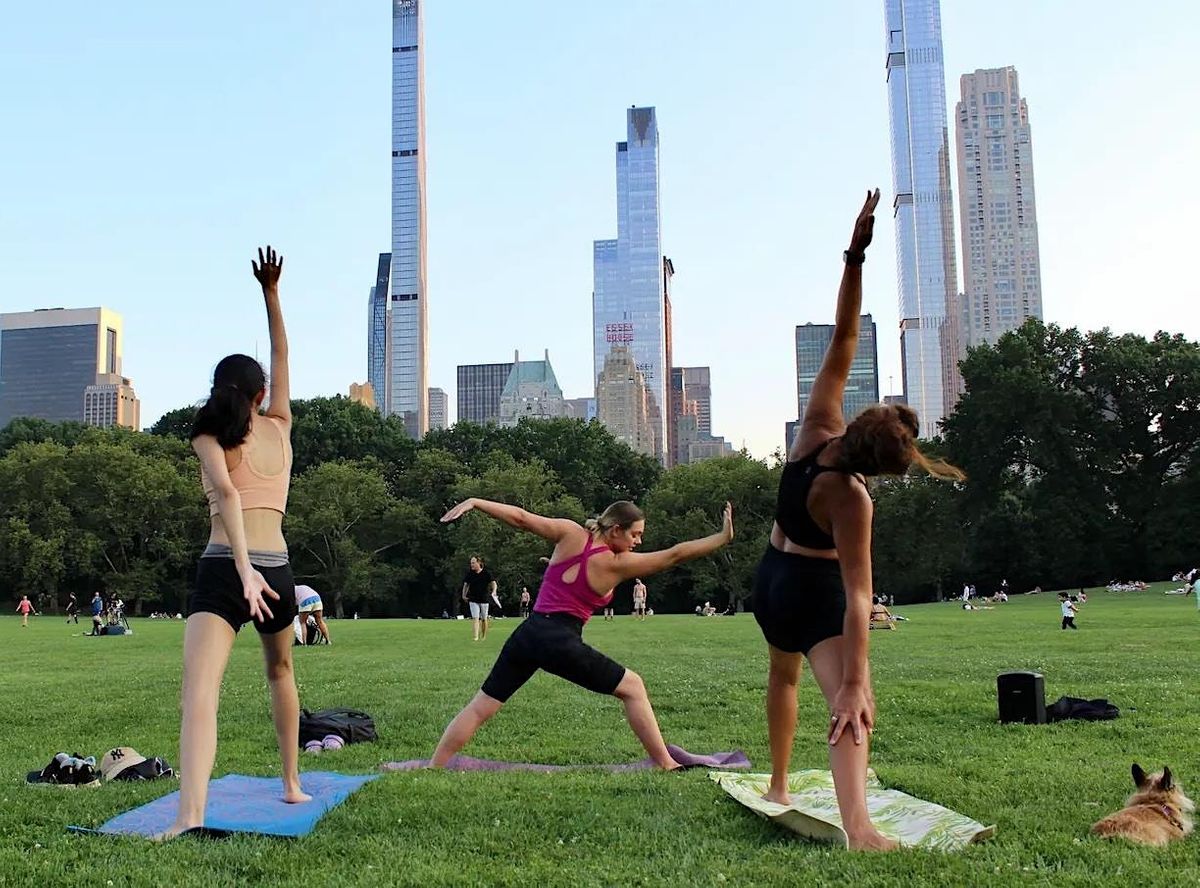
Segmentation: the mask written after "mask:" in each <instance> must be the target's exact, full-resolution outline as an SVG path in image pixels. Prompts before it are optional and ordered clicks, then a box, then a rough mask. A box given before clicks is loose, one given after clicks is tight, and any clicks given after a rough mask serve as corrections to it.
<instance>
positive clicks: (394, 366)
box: [376, 0, 429, 438]
mask: <svg viewBox="0 0 1200 888" xmlns="http://www.w3.org/2000/svg"><path fill="white" fill-rule="evenodd" d="M390 285H391V293H390V294H389V297H388V311H387V313H388V325H387V326H388V331H387V332H388V341H387V358H388V360H387V363H388V366H387V371H386V379H385V382H386V387H387V391H386V393H379V392H376V397H377V399H378V401H379V403H380V405H381V408H382V410H383V413H384V415H390V414H395V415H398V416H400V417H401V418H403V420H404V426H405V428H406V429H408V434H409V435H410V436H411V437H413V438H420V437H422V436H423V435H424V434H425V432H426V431H427V430H428V428H429V404H428V394H427V393H428V390H429V352H428V342H429V321H428V317H429V316H428V305H427V303H426V298H425V297H426V289H425V63H424V46H423V34H422V28H421V4H420V0H392V268H391V281H390Z"/></svg>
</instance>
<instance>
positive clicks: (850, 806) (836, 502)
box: [754, 189, 963, 851]
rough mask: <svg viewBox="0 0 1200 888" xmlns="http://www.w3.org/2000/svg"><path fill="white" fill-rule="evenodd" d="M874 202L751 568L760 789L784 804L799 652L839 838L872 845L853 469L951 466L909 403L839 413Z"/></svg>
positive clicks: (954, 474)
mask: <svg viewBox="0 0 1200 888" xmlns="http://www.w3.org/2000/svg"><path fill="white" fill-rule="evenodd" d="M878 203H879V191H878V189H876V190H875V191H874V192H868V193H867V199H866V202H865V203H864V204H863V207H862V210H861V211H860V212H859V214H858V219H857V220H856V221H855V223H854V233H853V235H852V236H851V238H850V249H849V250H847V251H846V252H845V254H844V258H845V263H846V265H845V269H844V271H843V273H842V284H841V287H840V289H839V290H838V302H837V318H836V327H835V329H834V333H833V340H832V342H830V344H829V348H828V350H827V351H826V352H825V359H824V361H823V363H822V364H821V370H820V372H819V373H818V374H817V378H816V380H815V381H814V383H813V388H812V393H811V395H810V396H809V401H808V407H807V409H806V410H805V412H804V416H803V417H801V419H802V420H803V422H802V423H801V426H800V432H799V434H798V435H797V436H796V440H795V441H794V442H793V443H792V447H791V451H790V452H789V453H788V461H787V463H786V464H785V465H784V467H783V477H782V479H781V480H780V483H779V500H778V504H777V506H776V510H775V524H774V526H773V527H772V528H771V541H770V544H769V545H768V546H767V551H766V553H765V554H764V555H763V557H762V561H761V562H759V565H758V571H757V573H756V575H755V581H754V617H755V619H756V620H757V621H758V624H759V626H760V627H761V628H762V632H763V635H764V636H765V638H766V640H767V645H768V647H769V650H770V656H771V665H770V671H769V673H768V679H767V729H768V732H769V734H770V741H771V786H770V788H769V789H768V791H767V793H766V795H765V796H764V797H765V798H766V799H768V800H769V801H773V802H779V803H780V804H785V805H786V804H788V803H789V801H790V799H789V797H788V789H787V774H788V763H789V761H790V759H791V754H792V740H793V738H794V737H795V733H796V685H797V683H798V682H799V680H800V670H801V666H802V665H803V661H804V660H805V659H807V660H808V663H809V666H810V667H811V668H812V671H813V674H814V675H815V676H816V678H817V683H818V684H819V685H820V686H821V692H822V693H823V694H824V695H825V699H826V701H827V702H828V704H829V708H830V715H831V717H830V720H829V732H828V739H829V759H830V765H831V767H832V770H833V781H834V786H835V788H836V791H837V799H838V808H839V809H840V811H841V815H842V823H843V825H844V827H845V830H846V834H847V837H848V838H849V840H850V847H851V848H853V849H864V850H880V851H883V850H890V849H892V848H894V847H896V843H895V842H894V841H893V840H891V839H888V838H887V837H885V836H883V835H882V834H881V833H879V832H878V831H877V830H876V829H875V827H874V826H873V825H872V823H871V819H870V816H869V815H868V814H867V799H866V774H867V746H868V744H867V737H868V735H869V734H870V733H871V731H872V729H873V728H874V723H875V698H874V694H873V692H872V690H871V671H870V667H869V665H868V663H867V629H868V627H869V625H870V619H871V594H872V590H871V516H872V506H871V497H870V495H869V493H868V491H867V484H866V480H865V477H866V476H871V475H903V474H904V473H905V472H907V471H908V468H909V466H910V465H911V464H912V463H914V462H916V463H917V464H918V465H920V466H921V467H922V468H924V469H925V470H926V471H928V472H930V473H931V474H933V475H937V476H939V477H946V478H955V479H961V478H962V477H963V476H962V473H961V472H959V471H958V470H957V469H955V468H953V467H952V466H948V465H946V464H945V463H941V462H936V463H935V462H931V461H930V460H928V459H926V458H925V456H924V455H923V454H922V453H921V452H920V450H918V449H917V446H916V443H915V442H916V438H917V431H918V430H917V415H916V413H915V412H914V411H913V410H912V409H911V408H910V407H907V406H904V405H887V406H885V405H879V406H876V407H870V408H868V409H866V410H864V411H863V412H862V413H861V414H859V415H858V416H857V417H856V418H855V419H854V421H853V422H851V423H850V425H849V426H847V425H846V420H845V418H844V417H843V415H842V395H843V393H844V391H845V388H846V379H847V377H848V376H849V375H850V364H851V362H852V361H853V360H854V353H855V350H856V349H857V346H858V325H859V311H860V308H861V305H862V264H863V262H864V261H865V260H866V249H867V247H868V246H869V245H870V243H871V235H872V232H873V229H874V225H875V216H874V212H875V207H876V205H877V204H878ZM847 590H849V594H847Z"/></svg>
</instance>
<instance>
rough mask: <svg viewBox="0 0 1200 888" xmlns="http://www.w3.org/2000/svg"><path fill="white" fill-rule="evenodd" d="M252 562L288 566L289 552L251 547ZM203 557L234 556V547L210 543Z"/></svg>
mask: <svg viewBox="0 0 1200 888" xmlns="http://www.w3.org/2000/svg"><path fill="white" fill-rule="evenodd" d="M249 555H250V563H251V564H253V565H254V566H255V567H286V566H287V563H288V553H287V552H269V551H265V550H263V549H250V550H249ZM200 557H201V558H233V547H232V546H227V545H225V544H224V543H209V544H208V545H207V546H205V548H204V551H203V552H202V553H201V554H200Z"/></svg>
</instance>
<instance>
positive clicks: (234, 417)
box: [192, 355, 267, 450]
mask: <svg viewBox="0 0 1200 888" xmlns="http://www.w3.org/2000/svg"><path fill="white" fill-rule="evenodd" d="M266 387H267V375H266V374H265V373H264V372H263V368H262V365H261V364H259V363H258V361H256V360H254V358H252V357H250V356H249V355H230V356H229V357H227V358H222V359H221V363H219V364H217V369H216V370H214V371H213V386H212V391H211V392H210V393H209V396H208V400H207V401H205V402H204V403H203V404H202V405H201V406H200V409H199V410H197V411H196V418H195V419H194V420H193V421H192V438H193V439H195V438H198V437H199V436H200V435H212V436H213V437H214V438H216V439H217V441H218V442H219V443H220V445H221V446H222V447H223V448H225V449H226V450H232V449H233V448H234V447H237V446H238V445H239V444H241V443H242V442H243V441H245V440H246V435H248V434H249V433H250V414H251V413H253V412H254V402H255V401H256V400H257V398H258V395H259V393H260V392H261V391H262V390H263V389H265V388H266Z"/></svg>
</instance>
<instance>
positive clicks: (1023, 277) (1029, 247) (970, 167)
mask: <svg viewBox="0 0 1200 888" xmlns="http://www.w3.org/2000/svg"><path fill="white" fill-rule="evenodd" d="M960 85H961V87H962V98H961V99H960V100H959V102H958V106H957V107H956V109H955V114H954V116H955V118H956V120H957V124H958V126H957V136H958V138H957V142H958V200H959V221H960V223H961V225H962V243H963V279H964V282H965V284H966V288H965V299H964V304H963V311H962V316H963V323H962V328H963V342H962V347H963V348H964V349H966V348H970V347H971V346H975V345H980V344H983V343H993V342H995V341H996V340H997V339H999V338H1000V336H1001V334H1003V333H1005V332H1007V331H1009V330H1015V329H1016V328H1017V327H1019V326H1021V324H1023V323H1024V322H1025V320H1026V319H1027V318H1039V319H1040V318H1041V317H1042V269H1041V258H1040V256H1039V254H1038V229H1037V203H1036V201H1035V198H1034V192H1033V144H1032V141H1031V138H1030V133H1029V108H1028V107H1026V105H1025V100H1024V99H1023V98H1021V92H1020V88H1019V86H1018V83H1017V70H1016V68H1012V67H1009V68H991V69H987V70H979V71H976V72H975V73H974V74H964V75H963V76H962V79H961V81H960Z"/></svg>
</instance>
